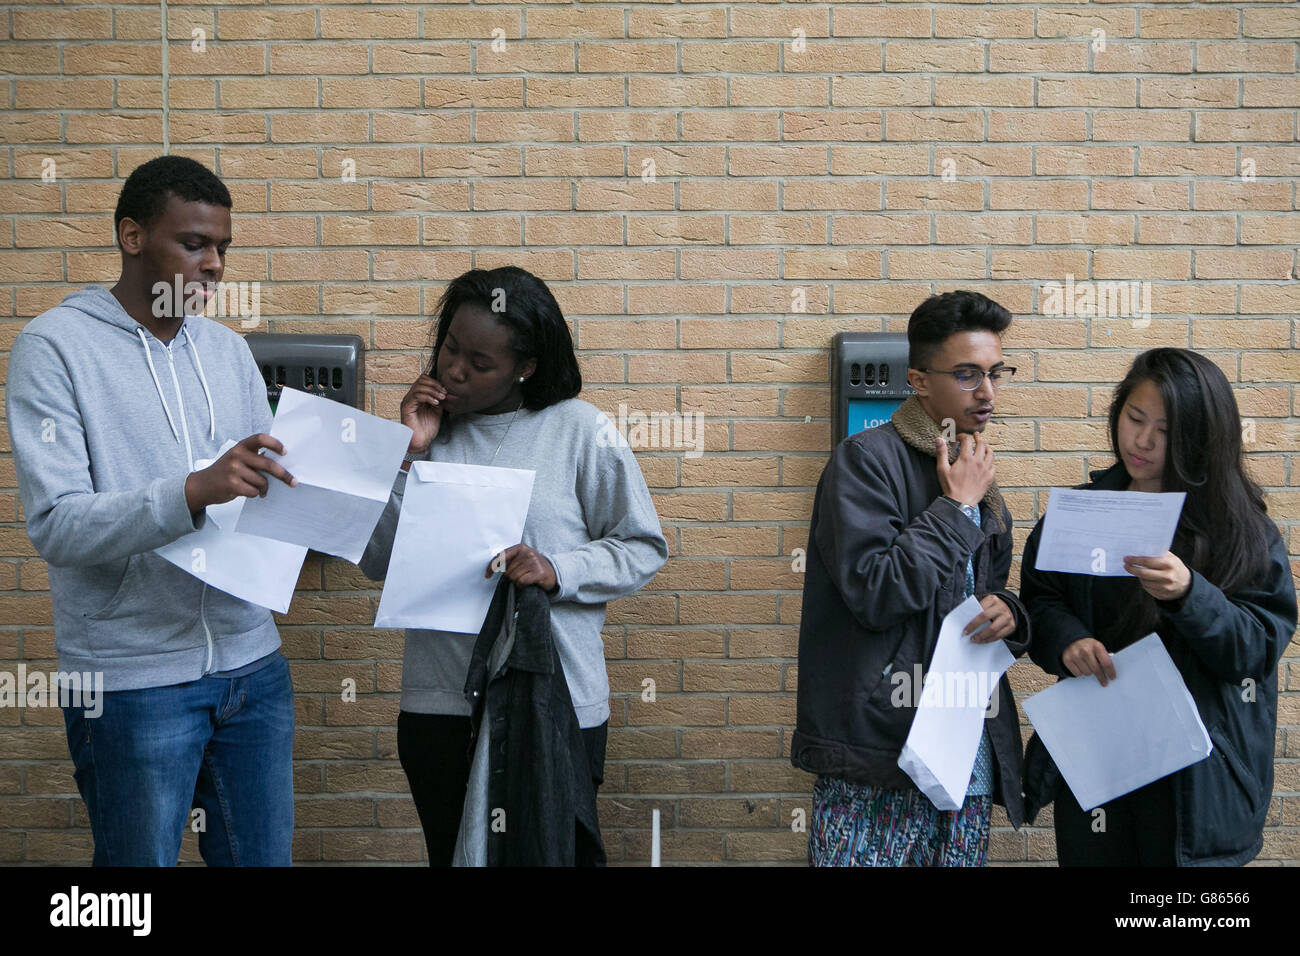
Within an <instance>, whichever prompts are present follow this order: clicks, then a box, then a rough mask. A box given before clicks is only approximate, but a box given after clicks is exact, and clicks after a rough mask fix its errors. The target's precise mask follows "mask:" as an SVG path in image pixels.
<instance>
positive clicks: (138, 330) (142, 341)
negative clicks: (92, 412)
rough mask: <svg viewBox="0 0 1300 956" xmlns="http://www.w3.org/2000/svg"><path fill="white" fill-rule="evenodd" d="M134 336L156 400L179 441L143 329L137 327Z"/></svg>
mask: <svg viewBox="0 0 1300 956" xmlns="http://www.w3.org/2000/svg"><path fill="white" fill-rule="evenodd" d="M135 334H136V335H138V336H140V344H141V345H142V346H144V360H145V361H146V362H148V363H149V374H150V375H152V376H153V387H154V388H156V389H157V390H158V399H159V401H161V402H162V407H163V411H164V412H166V413H167V424H168V425H170V426H171V427H172V437H173V438H175V439H176V440H177V441H180V440H181V434H180V432H178V431H177V430H176V422H175V421H174V420H173V419H172V410H171V409H170V408H168V407H167V397H166V396H165V395H163V390H162V383H160V382H159V381H158V371H157V370H156V369H155V368H154V367H153V356H152V355H151V354H150V353H149V340H148V339H146V338H145V337H144V329H141V328H138V327H137V328H136V330H135Z"/></svg>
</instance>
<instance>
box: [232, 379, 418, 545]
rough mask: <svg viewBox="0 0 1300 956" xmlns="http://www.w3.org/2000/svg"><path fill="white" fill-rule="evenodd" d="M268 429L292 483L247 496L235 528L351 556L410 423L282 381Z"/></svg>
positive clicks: (384, 497)
mask: <svg viewBox="0 0 1300 956" xmlns="http://www.w3.org/2000/svg"><path fill="white" fill-rule="evenodd" d="M271 435H272V436H273V437H274V438H278V439H279V440H280V442H281V443H282V444H283V445H284V448H285V451H286V454H285V455H284V457H283V458H280V459H279V461H280V463H281V464H282V465H283V466H284V467H285V468H286V469H288V470H289V471H290V472H292V474H293V476H294V477H295V478H296V479H297V484H296V486H295V487H293V488H290V487H288V486H286V485H284V484H283V483H282V482H271V483H270V485H269V487H268V488H267V492H266V497H264V498H250V499H248V503H247V504H246V505H244V510H243V513H242V514H241V515H240V517H239V523H238V526H237V529H236V530H238V531H242V532H244V533H246V534H257V535H261V536H263V537H267V538H275V539H276V540H277V541H287V542H290V543H293V544H299V545H303V546H305V547H308V548H315V549H316V550H317V551H323V552H325V553H326V554H336V555H338V556H339V557H342V558H346V559H347V560H348V561H351V562H352V563H353V564H356V563H357V562H358V561H360V560H361V555H362V553H363V552H364V551H365V549H366V543H367V542H368V541H369V540H370V535H371V533H372V532H373V531H374V530H375V525H376V524H378V523H379V516H380V515H381V514H382V513H383V511H384V505H385V503H387V501H388V493H389V491H390V490H391V489H392V487H393V479H394V478H395V477H396V476H397V471H398V469H399V468H401V466H402V459H403V456H404V455H405V454H406V447H407V445H408V443H409V442H410V440H411V430H410V429H409V428H407V427H406V426H405V425H399V424H398V423H397V422H389V421H385V420H384V419H382V418H377V417H375V416H374V415H368V414H366V413H365V412H363V411H360V410H358V409H355V408H353V407H352V406H350V405H344V404H342V403H340V402H334V401H330V400H329V399H327V398H320V397H319V396H316V395H308V394H307V393H306V392H299V391H295V390H294V389H291V388H286V389H284V390H283V391H282V392H281V393H280V402H279V406H278V407H277V408H276V412H275V421H274V422H273V423H272V424H271ZM266 454H267V455H273V454H274V453H272V452H269V451H268V452H266Z"/></svg>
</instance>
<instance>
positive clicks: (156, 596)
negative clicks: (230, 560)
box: [86, 552, 205, 657]
mask: <svg viewBox="0 0 1300 956" xmlns="http://www.w3.org/2000/svg"><path fill="white" fill-rule="evenodd" d="M202 587H203V585H202V583H201V582H199V581H198V579H196V578H194V577H193V576H191V575H189V574H186V573H185V572H184V571H181V570H180V569H179V568H177V567H175V566H174V565H172V564H170V563H169V562H167V561H165V560H163V559H162V558H160V557H158V555H156V554H154V553H152V552H146V553H145V554H134V555H132V556H131V557H130V558H129V559H128V560H127V566H126V571H125V573H124V574H123V575H122V580H121V582H120V583H119V584H118V587H117V591H116V592H115V593H114V594H113V596H112V598H110V599H109V601H108V603H107V604H106V605H104V606H103V607H102V608H100V609H99V610H98V611H95V612H94V613H92V614H89V615H87V616H86V642H87V645H88V648H89V650H90V653H91V654H92V655H93V656H95V657H147V656H150V655H152V654H157V653H166V652H169V651H177V650H182V649H185V648H187V647H190V646H195V645H197V644H203V643H205V640H204V638H203V637H202V635H199V636H198V637H197V638H196V637H195V628H196V627H197V626H198V620H199V597H200V593H201V591H202Z"/></svg>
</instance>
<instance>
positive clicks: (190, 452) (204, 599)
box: [163, 339, 212, 675]
mask: <svg viewBox="0 0 1300 956" xmlns="http://www.w3.org/2000/svg"><path fill="white" fill-rule="evenodd" d="M175 342H176V340H175V339H172V340H171V342H166V343H164V344H163V348H164V349H165V350H166V352H167V365H168V366H169V367H170V368H171V373H172V385H174V386H175V388H176V404H177V406H178V407H179V410H180V412H179V416H178V417H179V418H180V420H181V433H182V434H183V435H184V436H185V458H186V460H187V461H188V462H189V467H190V471H193V470H194V449H193V448H192V447H191V446H190V426H189V424H188V422H187V421H186V420H185V398H184V397H183V396H182V395H181V380H180V379H179V378H177V377H176V358H175V356H174V355H173V354H172V345H173V344H174V343H175ZM207 603H208V585H207V583H206V582H205V583H204V584H203V590H202V591H201V592H200V593H199V622H200V623H201V624H202V625H203V640H204V641H205V642H206V643H207V646H208V660H207V663H205V664H204V665H203V673H204V675H207V674H209V673H211V672H212V631H211V629H210V628H209V627H208V618H207V614H206V610H207V607H206V606H207Z"/></svg>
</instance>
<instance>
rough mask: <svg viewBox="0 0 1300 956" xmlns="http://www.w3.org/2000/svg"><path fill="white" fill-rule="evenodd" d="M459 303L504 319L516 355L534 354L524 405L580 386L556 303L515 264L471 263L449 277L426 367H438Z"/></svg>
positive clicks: (545, 402) (570, 393)
mask: <svg viewBox="0 0 1300 956" xmlns="http://www.w3.org/2000/svg"><path fill="white" fill-rule="evenodd" d="M462 305H477V306H479V307H480V308H482V309H485V310H486V311H487V312H488V313H489V314H490V315H491V316H492V317H493V318H494V319H496V320H497V321H498V322H501V323H502V324H503V325H505V327H506V328H507V329H508V330H509V331H510V349H511V351H513V352H514V354H515V357H516V359H517V360H518V361H526V360H527V359H530V358H531V359H536V360H537V369H536V371H534V372H533V374H532V375H530V376H528V380H527V381H526V382H524V385H523V392H524V408H529V409H532V410H534V411H537V410H539V409H543V408H546V407H547V406H550V405H554V404H555V403H556V402H562V401H564V400H565V399H566V398H573V397H574V396H576V395H577V394H578V393H579V392H580V391H582V372H581V371H579V369H578V358H577V356H576V355H574V354H573V336H571V335H570V334H569V327H568V325H566V324H565V322H564V313H563V312H561V311H560V304H559V303H558V302H556V301H555V296H553V295H552V294H551V290H550V289H548V288H547V287H546V283H545V282H543V281H542V280H541V279H539V278H537V276H535V275H533V274H532V273H531V272H528V271H527V270H525V269H521V268H519V267H518V266H500V267H498V268H496V269H471V270H469V272H466V273H464V274H463V275H460V276H457V277H456V278H455V279H452V280H451V283H450V284H449V285H448V286H447V288H446V290H445V291H444V292H443V294H442V297H441V298H440V299H439V300H438V305H437V311H438V325H437V328H436V332H435V337H434V343H433V354H432V356H431V357H430V365H429V368H430V369H431V370H432V369H436V368H437V367H438V352H439V351H440V350H441V349H442V343H443V340H444V339H445V338H446V337H447V330H448V329H449V328H451V320H452V318H453V316H455V314H456V310H457V309H459V308H460V307H461V306H462ZM430 374H432V371H431V372H430Z"/></svg>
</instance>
